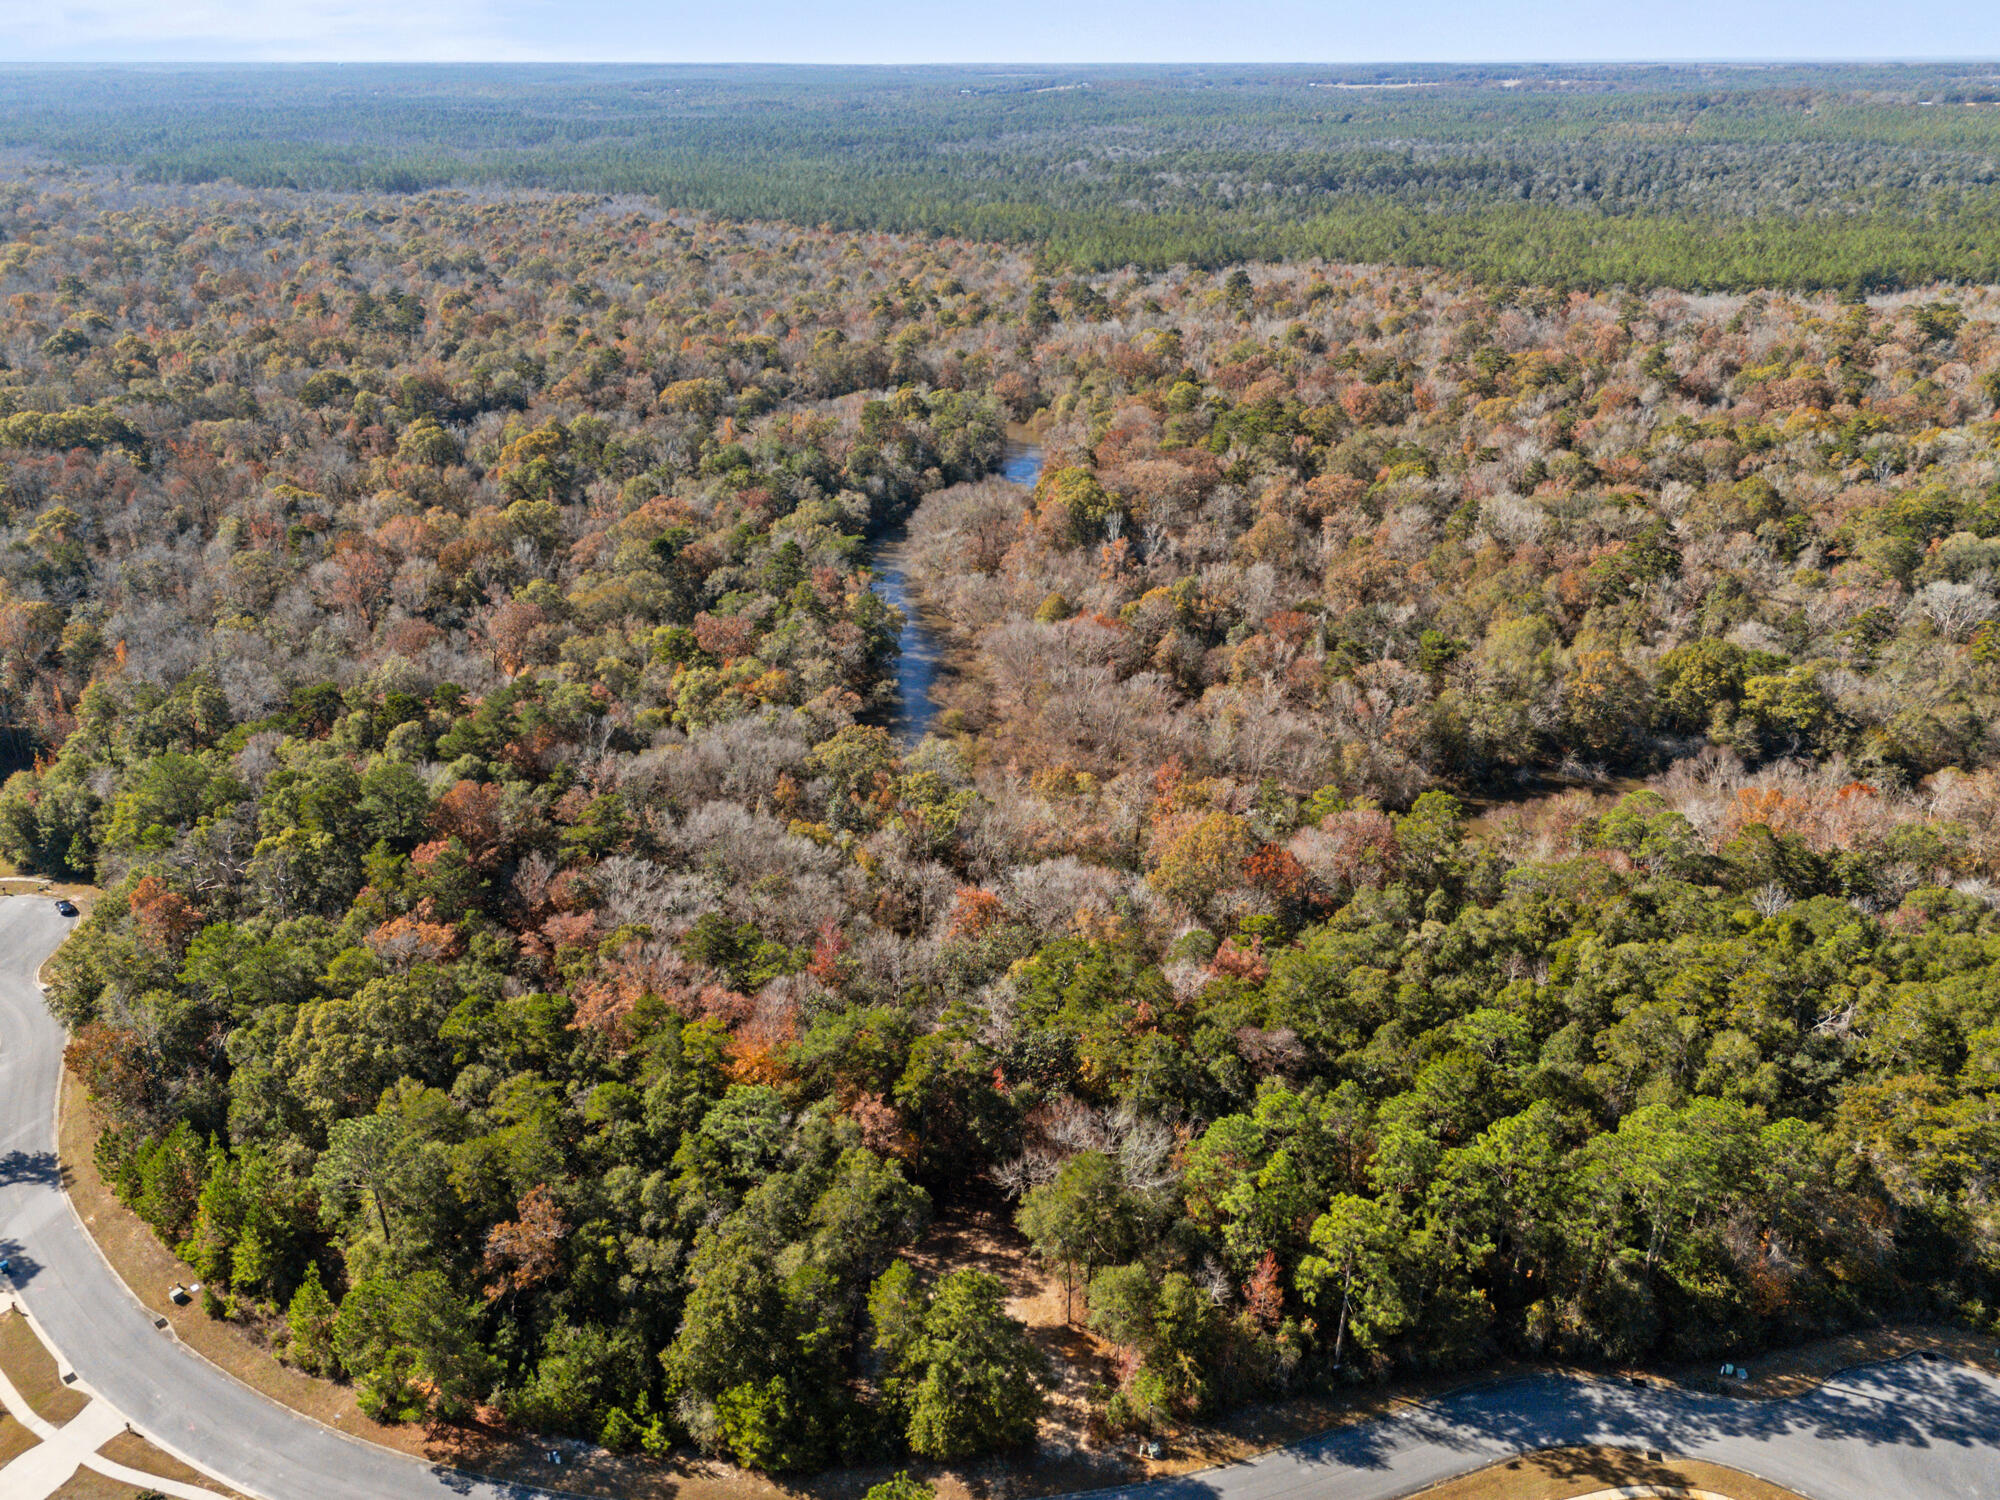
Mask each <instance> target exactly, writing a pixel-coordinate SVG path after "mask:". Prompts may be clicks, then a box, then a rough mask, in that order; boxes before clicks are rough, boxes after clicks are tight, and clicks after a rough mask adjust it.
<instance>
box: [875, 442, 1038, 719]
mask: <svg viewBox="0 0 2000 1500" xmlns="http://www.w3.org/2000/svg"><path fill="white" fill-rule="evenodd" d="M1041 473H1042V450H1041V449H1040V448H1038V447H1036V446H1035V445H1034V444H1033V443H1030V442H1028V441H1027V440H1025V439H1023V438H1014V437H1009V438H1008V439H1007V452H1006V455H1005V457H1003V458H1002V459H1001V460H1000V477H1001V478H1002V479H1007V480H1011V481H1012V482H1013V483H1015V484H1020V485H1030V486H1032V485H1033V484H1034V482H1035V481H1036V480H1037V479H1039V478H1040V477H1041ZM909 546H910V539H909V534H908V532H907V530H906V529H905V528H904V527H901V526H898V527H897V528H896V529H895V530H894V531H889V532H885V533H883V535H882V538H881V540H880V541H878V542H876V544H875V555H874V557H873V559H872V560H871V566H872V567H873V568H874V570H875V582H874V589H875V592H876V593H878V594H880V595H881V596H882V597H883V599H885V600H886V601H887V602H889V603H890V604H893V605H895V606H896V608H898V609H900V610H901V611H902V612H903V630H902V634H900V635H899V636H897V637H896V648H897V652H896V705H895V708H894V710H893V711H892V712H891V714H890V716H889V730H890V732H891V733H892V734H894V735H895V736H896V738H897V739H899V740H901V741H902V742H903V743H904V744H906V745H914V744H916V743H917V741H918V740H920V739H922V738H923V737H924V735H925V734H926V733H927V732H928V731H929V729H930V727H931V720H933V719H935V718H936V717H937V711H938V706H937V704H936V703H935V702H934V701H933V700H932V698H931V689H932V688H934V687H935V686H936V685H937V679H938V673H939V671H940V669H941V668H942V667H943V664H944V639H943V637H942V636H941V635H940V634H939V633H938V632H937V631H934V630H932V629H931V628H930V626H929V625H928V624H927V623H925V620H924V616H923V611H922V610H921V609H919V608H918V607H917V602H916V600H915V599H914V598H913V597H911V594H910V584H909V577H908V573H907V566H908V558H909Z"/></svg>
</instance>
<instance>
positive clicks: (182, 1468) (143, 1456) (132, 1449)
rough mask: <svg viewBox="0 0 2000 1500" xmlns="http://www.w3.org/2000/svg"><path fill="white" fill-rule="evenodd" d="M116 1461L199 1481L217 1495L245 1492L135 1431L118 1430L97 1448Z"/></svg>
mask: <svg viewBox="0 0 2000 1500" xmlns="http://www.w3.org/2000/svg"><path fill="white" fill-rule="evenodd" d="M97 1451H98V1452H99V1453H100V1454H102V1455H103V1456H104V1457H105V1458H108V1459H110V1460H111V1461H112V1462H113V1463H115V1464H123V1465H124V1466H125V1467H126V1468H128V1469H137V1470H138V1471H139V1472H140V1473H142V1474H157V1475H158V1476H159V1477H160V1478H162V1479H178V1480H179V1481H180V1482H181V1483H182V1484H192V1485H198V1486H199V1487H201V1488H202V1489H206V1490H214V1491H215V1492H216V1493H217V1494H218V1495H226V1496H229V1497H231V1500H244V1496H242V1495H241V1494H239V1493H238V1492H237V1491H235V1490H232V1489H230V1488H229V1487H228V1486H227V1485H222V1484H217V1483H216V1482H215V1481H214V1480H213V1479H210V1478H209V1477H208V1476H207V1475H206V1474H204V1473H202V1472H201V1471H200V1470H199V1469H195V1468H191V1467H189V1466H188V1465H187V1464H184V1463H182V1462H181V1461H180V1460H179V1459H178V1458H175V1457H174V1456H173V1455H172V1454H171V1453H166V1452H163V1451H161V1450H160V1449H158V1448H155V1447H154V1446H153V1445H152V1444H151V1443H149V1442H147V1441H146V1440H145V1439H144V1438H142V1437H140V1436H139V1434H138V1433H136V1432H121V1433H119V1434H118V1436H116V1437H114V1438H113V1439H112V1440H111V1441H110V1442H108V1443H106V1444H105V1445H104V1446H103V1447H102V1448H99V1449H98V1450H97Z"/></svg>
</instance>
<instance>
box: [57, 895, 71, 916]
mask: <svg viewBox="0 0 2000 1500" xmlns="http://www.w3.org/2000/svg"><path fill="white" fill-rule="evenodd" d="M56 910H57V911H59V912H61V913H62V914H63V915H64V916H66V917H73V916H75V915H76V903H75V902H74V901H71V900H69V899H68V898H67V897H64V898H63V899H61V900H59V901H57V902H56Z"/></svg>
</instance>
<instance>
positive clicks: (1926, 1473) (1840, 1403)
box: [1092, 1359, 2000, 1500]
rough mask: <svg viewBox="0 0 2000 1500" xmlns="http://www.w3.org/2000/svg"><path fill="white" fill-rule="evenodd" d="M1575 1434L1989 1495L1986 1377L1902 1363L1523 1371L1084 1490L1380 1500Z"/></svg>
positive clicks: (1951, 1496)
mask: <svg viewBox="0 0 2000 1500" xmlns="http://www.w3.org/2000/svg"><path fill="white" fill-rule="evenodd" d="M1583 1443H1601V1444H1605V1445H1608V1446H1614V1447H1621V1448H1641V1449H1657V1450H1659V1451H1661V1452H1663V1453H1666V1454H1669V1455H1677V1456H1680V1457H1684V1458H1702V1459H1708V1460H1709V1461H1711V1462H1713V1463H1719V1464H1727V1465H1728V1466H1730V1467H1731V1468H1735V1469H1741V1470H1743V1471H1745V1472H1746V1473H1750V1474H1757V1475H1761V1476H1762V1477H1764V1478H1766V1479H1769V1480H1772V1481H1773V1482H1775V1483H1779V1484H1783V1485H1786V1486H1788V1487H1790V1488H1792V1489H1795V1490H1797V1491H1798V1492H1799V1493H1800V1494H1802V1495H1806V1496H1809V1497H1810V1500H1995V1497H2000V1381H1996V1380H1995V1379H1993V1378H1992V1377H1991V1376H1989V1375H1987V1374H1985V1373H1983V1372H1982V1371H1978V1370H1973V1369H1969V1368H1967V1367H1966V1366H1964V1365H1961V1364H1957V1363H1955V1362H1951V1361H1946V1360H1937V1361H1927V1360H1922V1359H1907V1360H1898V1361H1896V1362H1894V1363H1891V1364H1882V1365H1870V1366H1867V1367H1865V1368H1863V1369H1860V1370H1853V1371H1848V1372H1846V1373H1845V1374H1843V1375H1842V1376H1840V1377H1839V1378H1838V1379H1836V1380H1834V1381H1833V1382H1831V1383H1830V1384H1828V1385H1825V1386H1822V1387H1820V1388H1819V1389H1818V1390H1816V1391H1814V1392H1812V1393H1811V1394H1810V1395H1807V1396H1802V1397H1799V1398H1797V1399H1794V1400H1790V1401H1770V1402H1759V1401H1738V1400H1732V1399H1730V1398H1728V1397H1725V1396H1702V1395H1696V1394H1692V1393H1689V1392H1684V1391H1673V1390H1664V1389H1661V1388H1660V1387H1658V1386H1649V1387H1647V1388H1645V1389H1643V1390H1635V1389H1633V1388H1632V1387H1630V1386H1627V1385H1623V1384H1618V1383H1614V1382H1608V1381H1577V1380H1567V1379H1559V1378H1555V1377H1538V1378H1534V1379H1529V1380H1519V1381H1512V1382H1509V1383H1507V1384H1505V1385H1494V1386H1487V1387H1484V1388H1481V1389H1478V1390H1472V1391H1467V1392H1465V1393H1463V1394H1461V1395H1457V1396H1452V1397H1447V1398H1445V1399H1444V1400H1441V1401H1437V1402H1433V1403H1430V1404H1429V1405H1426V1406H1422V1407H1411V1408H1408V1409H1407V1410H1405V1411H1404V1412H1403V1413H1402V1414H1400V1415H1398V1416H1396V1417H1394V1418H1391V1419H1389V1420H1387V1421H1382V1422H1371V1423H1367V1424H1365V1425H1363V1426H1359V1427H1350V1428H1343V1429H1341V1430H1340V1431H1337V1432H1333V1433H1329V1434H1327V1435H1326V1436H1324V1437H1319V1438H1314V1439H1312V1440H1310V1441H1308V1442H1305V1443H1301V1444H1298V1445H1297V1446H1296V1447H1292V1448H1282V1449H1279V1450H1277V1451H1276V1452H1272V1453H1266V1454H1264V1455H1263V1456H1262V1457H1260V1458H1255V1459H1251V1460H1249V1461H1247V1462H1244V1463H1239V1464H1232V1465H1230V1466H1229V1467H1227V1468H1222V1469H1210V1470H1206V1471H1204V1472H1202V1473H1199V1474H1189V1475H1185V1476H1183V1477H1181V1478H1178V1479H1170V1480H1162V1481H1158V1482H1156V1483H1153V1484H1145V1485H1134V1486H1130V1487H1127V1488H1124V1489H1117V1490H1107V1491H1102V1492H1099V1494H1097V1495H1095V1496H1093V1497H1092V1500H1285V1497H1290V1496H1307V1495H1310V1496H1314V1497H1316V1500H1393V1497H1395V1496H1400V1495H1407V1494H1409V1493H1410V1492H1411V1491H1412V1490H1415V1489H1418V1488H1421V1487H1422V1486H1424V1485H1428V1484H1435V1483H1437V1482H1438V1481H1439V1480H1442V1479H1450V1478H1452V1477H1454V1476H1455V1475H1459V1474H1463V1473H1465V1472H1467V1471H1468V1470H1471V1469H1476V1468H1480V1467H1483V1466H1484V1465H1486V1464H1490V1463H1493V1462H1495V1461H1496V1460H1499V1459H1503V1458H1510V1457H1512V1456H1513V1455H1515V1454H1517V1453H1522V1452H1526V1451H1529V1450H1532V1449H1536V1448H1551V1447H1566V1446H1570V1445H1574V1444H1583ZM1579 1487H1580V1488H1581V1487H1583V1486H1579Z"/></svg>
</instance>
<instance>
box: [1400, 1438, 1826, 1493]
mask: <svg viewBox="0 0 2000 1500" xmlns="http://www.w3.org/2000/svg"><path fill="white" fill-rule="evenodd" d="M1639 1484H1650V1485H1658V1486H1660V1487H1661V1488H1663V1489H1670V1490H1671V1489H1698V1490H1710V1491H1712V1492H1714V1493H1715V1494H1718V1495H1727V1496H1728V1497H1729V1500H1801V1497H1800V1496H1799V1495H1797V1494H1796V1493H1794V1492H1793V1491H1791V1490H1787V1489H1781V1488H1780V1487H1779V1486H1777V1485H1775V1484H1770V1483H1767V1482H1766V1481H1764V1480H1762V1479H1753V1478H1752V1477H1751V1476H1750V1475H1748V1474H1744V1473H1740V1472H1739V1471H1737V1470H1735V1469H1725V1468H1723V1467H1722V1466H1721V1465H1720V1464H1705V1463H1699V1462H1696V1461H1694V1460H1692V1459H1679V1458H1653V1457H1651V1456H1649V1455H1647V1454H1645V1453H1636V1452H1631V1451H1628V1450H1626V1449H1623V1448H1550V1449H1547V1450H1546V1451H1544V1452H1541V1453H1528V1454H1523V1455H1522V1456H1521V1457H1520V1458H1510V1459H1508V1460H1507V1461H1506V1462H1505V1463H1498V1464H1495V1465H1493V1466H1492V1467H1491V1468H1490V1469H1481V1470H1479V1471H1478V1472H1477V1473H1475V1474H1467V1475H1465V1476H1464V1477H1463V1478H1461V1479H1448V1480H1446V1481H1445V1482H1444V1483H1443V1484H1437V1485H1432V1486H1431V1487H1430V1488H1429V1489H1427V1490H1419V1491H1418V1492H1417V1493H1418V1495H1420V1496H1421V1497H1422V1500H1572V1497H1574V1496H1578V1495H1588V1494H1591V1493H1592V1492H1593V1491H1597V1490H1608V1489H1616V1488H1618V1487H1620V1486H1622V1485H1639Z"/></svg>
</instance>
